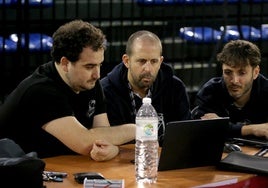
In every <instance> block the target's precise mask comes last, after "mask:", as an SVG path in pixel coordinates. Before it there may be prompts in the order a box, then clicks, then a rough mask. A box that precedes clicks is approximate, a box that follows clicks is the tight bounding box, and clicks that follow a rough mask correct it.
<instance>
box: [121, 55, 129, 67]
mask: <svg viewBox="0 0 268 188" xmlns="http://www.w3.org/2000/svg"><path fill="white" fill-rule="evenodd" d="M122 61H123V63H124V65H125V66H126V67H127V68H129V56H128V55H127V54H124V55H123V56H122Z"/></svg>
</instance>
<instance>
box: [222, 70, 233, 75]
mask: <svg viewBox="0 0 268 188" xmlns="http://www.w3.org/2000/svg"><path fill="white" fill-rule="evenodd" d="M223 73H224V74H225V75H227V76H229V75H231V73H232V72H231V71H228V70H226V71H224V72H223Z"/></svg>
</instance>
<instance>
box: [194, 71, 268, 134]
mask: <svg viewBox="0 0 268 188" xmlns="http://www.w3.org/2000/svg"><path fill="white" fill-rule="evenodd" d="M233 103H234V99H233V98H232V97H231V96H230V95H229V93H228V91H227V88H226V86H225V84H224V81H223V78H222V77H216V78H212V79H210V80H209V81H208V82H207V83H205V84H204V86H203V87H202V88H201V89H200V90H199V92H198V93H197V96H196V104H197V107H196V109H195V110H194V112H193V117H194V118H200V117H201V116H202V115H203V114H205V113H209V112H210V113H216V114H217V115H218V116H221V117H229V118H230V123H231V129H232V130H231V131H232V132H231V133H230V134H231V136H241V128H242V126H243V125H245V124H252V123H265V122H268V110H267V106H268V80H267V78H265V77H264V76H263V75H261V74H260V75H259V76H258V77H257V79H256V80H254V82H253V86H252V91H251V95H250V99H249V101H248V102H247V104H246V105H245V106H244V107H243V108H241V109H238V108H236V107H235V106H234V105H233Z"/></svg>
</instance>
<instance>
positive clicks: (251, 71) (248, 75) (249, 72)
mask: <svg viewBox="0 0 268 188" xmlns="http://www.w3.org/2000/svg"><path fill="white" fill-rule="evenodd" d="M222 72H223V79H224V82H225V84H226V88H227V90H228V92H229V95H230V96H232V97H233V98H234V99H235V100H236V101H237V100H246V99H249V96H250V92H251V88H252V84H253V81H254V80H255V79H256V78H257V76H258V74H259V66H257V67H255V68H253V67H251V66H250V65H247V66H245V67H231V66H228V65H226V64H223V65H222ZM245 102H246V101H245Z"/></svg>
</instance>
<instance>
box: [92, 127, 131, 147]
mask: <svg viewBox="0 0 268 188" xmlns="http://www.w3.org/2000/svg"><path fill="white" fill-rule="evenodd" d="M90 131H91V132H93V134H92V135H94V137H95V138H96V139H105V140H107V141H108V142H110V143H112V144H114V145H122V144H125V143H127V142H130V141H132V140H134V139H135V134H136V125H135V124H124V125H120V126H112V127H99V128H94V129H90Z"/></svg>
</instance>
